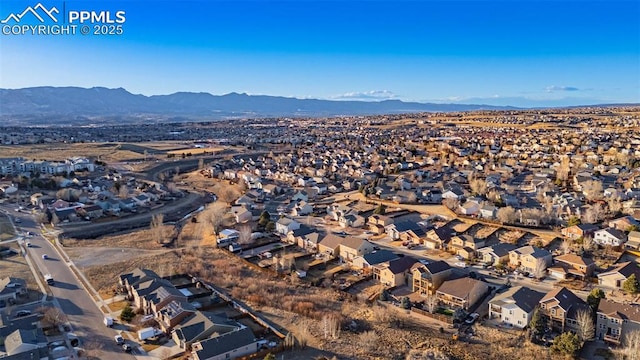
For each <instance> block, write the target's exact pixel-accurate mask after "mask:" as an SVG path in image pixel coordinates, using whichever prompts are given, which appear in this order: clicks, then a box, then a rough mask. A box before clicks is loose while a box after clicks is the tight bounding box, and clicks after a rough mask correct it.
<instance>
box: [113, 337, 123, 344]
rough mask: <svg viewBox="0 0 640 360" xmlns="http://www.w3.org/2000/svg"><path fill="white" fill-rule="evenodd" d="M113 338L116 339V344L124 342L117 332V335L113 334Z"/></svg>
mask: <svg viewBox="0 0 640 360" xmlns="http://www.w3.org/2000/svg"><path fill="white" fill-rule="evenodd" d="M113 338H114V340H115V341H116V344H118V345H122V344H124V339H123V338H122V335H120V334H118V335H116V336H114V337H113Z"/></svg>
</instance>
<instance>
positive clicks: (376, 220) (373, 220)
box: [367, 214, 393, 235]
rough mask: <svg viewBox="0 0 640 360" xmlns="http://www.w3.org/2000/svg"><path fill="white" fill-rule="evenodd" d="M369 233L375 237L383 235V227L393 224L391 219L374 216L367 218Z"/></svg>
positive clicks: (383, 216)
mask: <svg viewBox="0 0 640 360" xmlns="http://www.w3.org/2000/svg"><path fill="white" fill-rule="evenodd" d="M367 224H368V225H369V231H371V232H372V233H374V234H376V235H380V234H384V232H385V227H386V226H388V225H391V224H393V218H391V217H389V216H385V215H378V214H374V215H371V216H369V218H367Z"/></svg>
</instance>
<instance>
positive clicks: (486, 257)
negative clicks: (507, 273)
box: [478, 243, 517, 265]
mask: <svg viewBox="0 0 640 360" xmlns="http://www.w3.org/2000/svg"><path fill="white" fill-rule="evenodd" d="M516 248H517V246H515V245H513V244H509V243H499V244H496V245H493V246H487V247H484V248H482V249H480V250H478V252H479V253H480V255H479V257H480V259H481V260H482V262H483V263H485V264H489V265H498V264H507V263H508V262H509V252H511V251H513V250H515V249H516Z"/></svg>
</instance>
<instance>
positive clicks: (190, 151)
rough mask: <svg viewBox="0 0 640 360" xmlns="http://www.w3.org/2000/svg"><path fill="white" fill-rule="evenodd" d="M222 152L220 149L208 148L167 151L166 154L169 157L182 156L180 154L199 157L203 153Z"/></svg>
mask: <svg viewBox="0 0 640 360" xmlns="http://www.w3.org/2000/svg"><path fill="white" fill-rule="evenodd" d="M222 150H224V148H222V147H208V148H186V149H180V150H172V151H167V154H171V155H182V154H185V155H186V154H191V155H200V154H204V153H216V152H219V151H222Z"/></svg>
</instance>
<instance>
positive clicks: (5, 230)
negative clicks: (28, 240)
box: [0, 214, 16, 241]
mask: <svg viewBox="0 0 640 360" xmlns="http://www.w3.org/2000/svg"><path fill="white" fill-rule="evenodd" d="M15 234H16V233H15V231H14V228H13V225H12V224H11V220H9V217H8V216H7V215H5V214H0V241H3V240H8V239H11V238H12V237H13V236H14V235H15Z"/></svg>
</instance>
